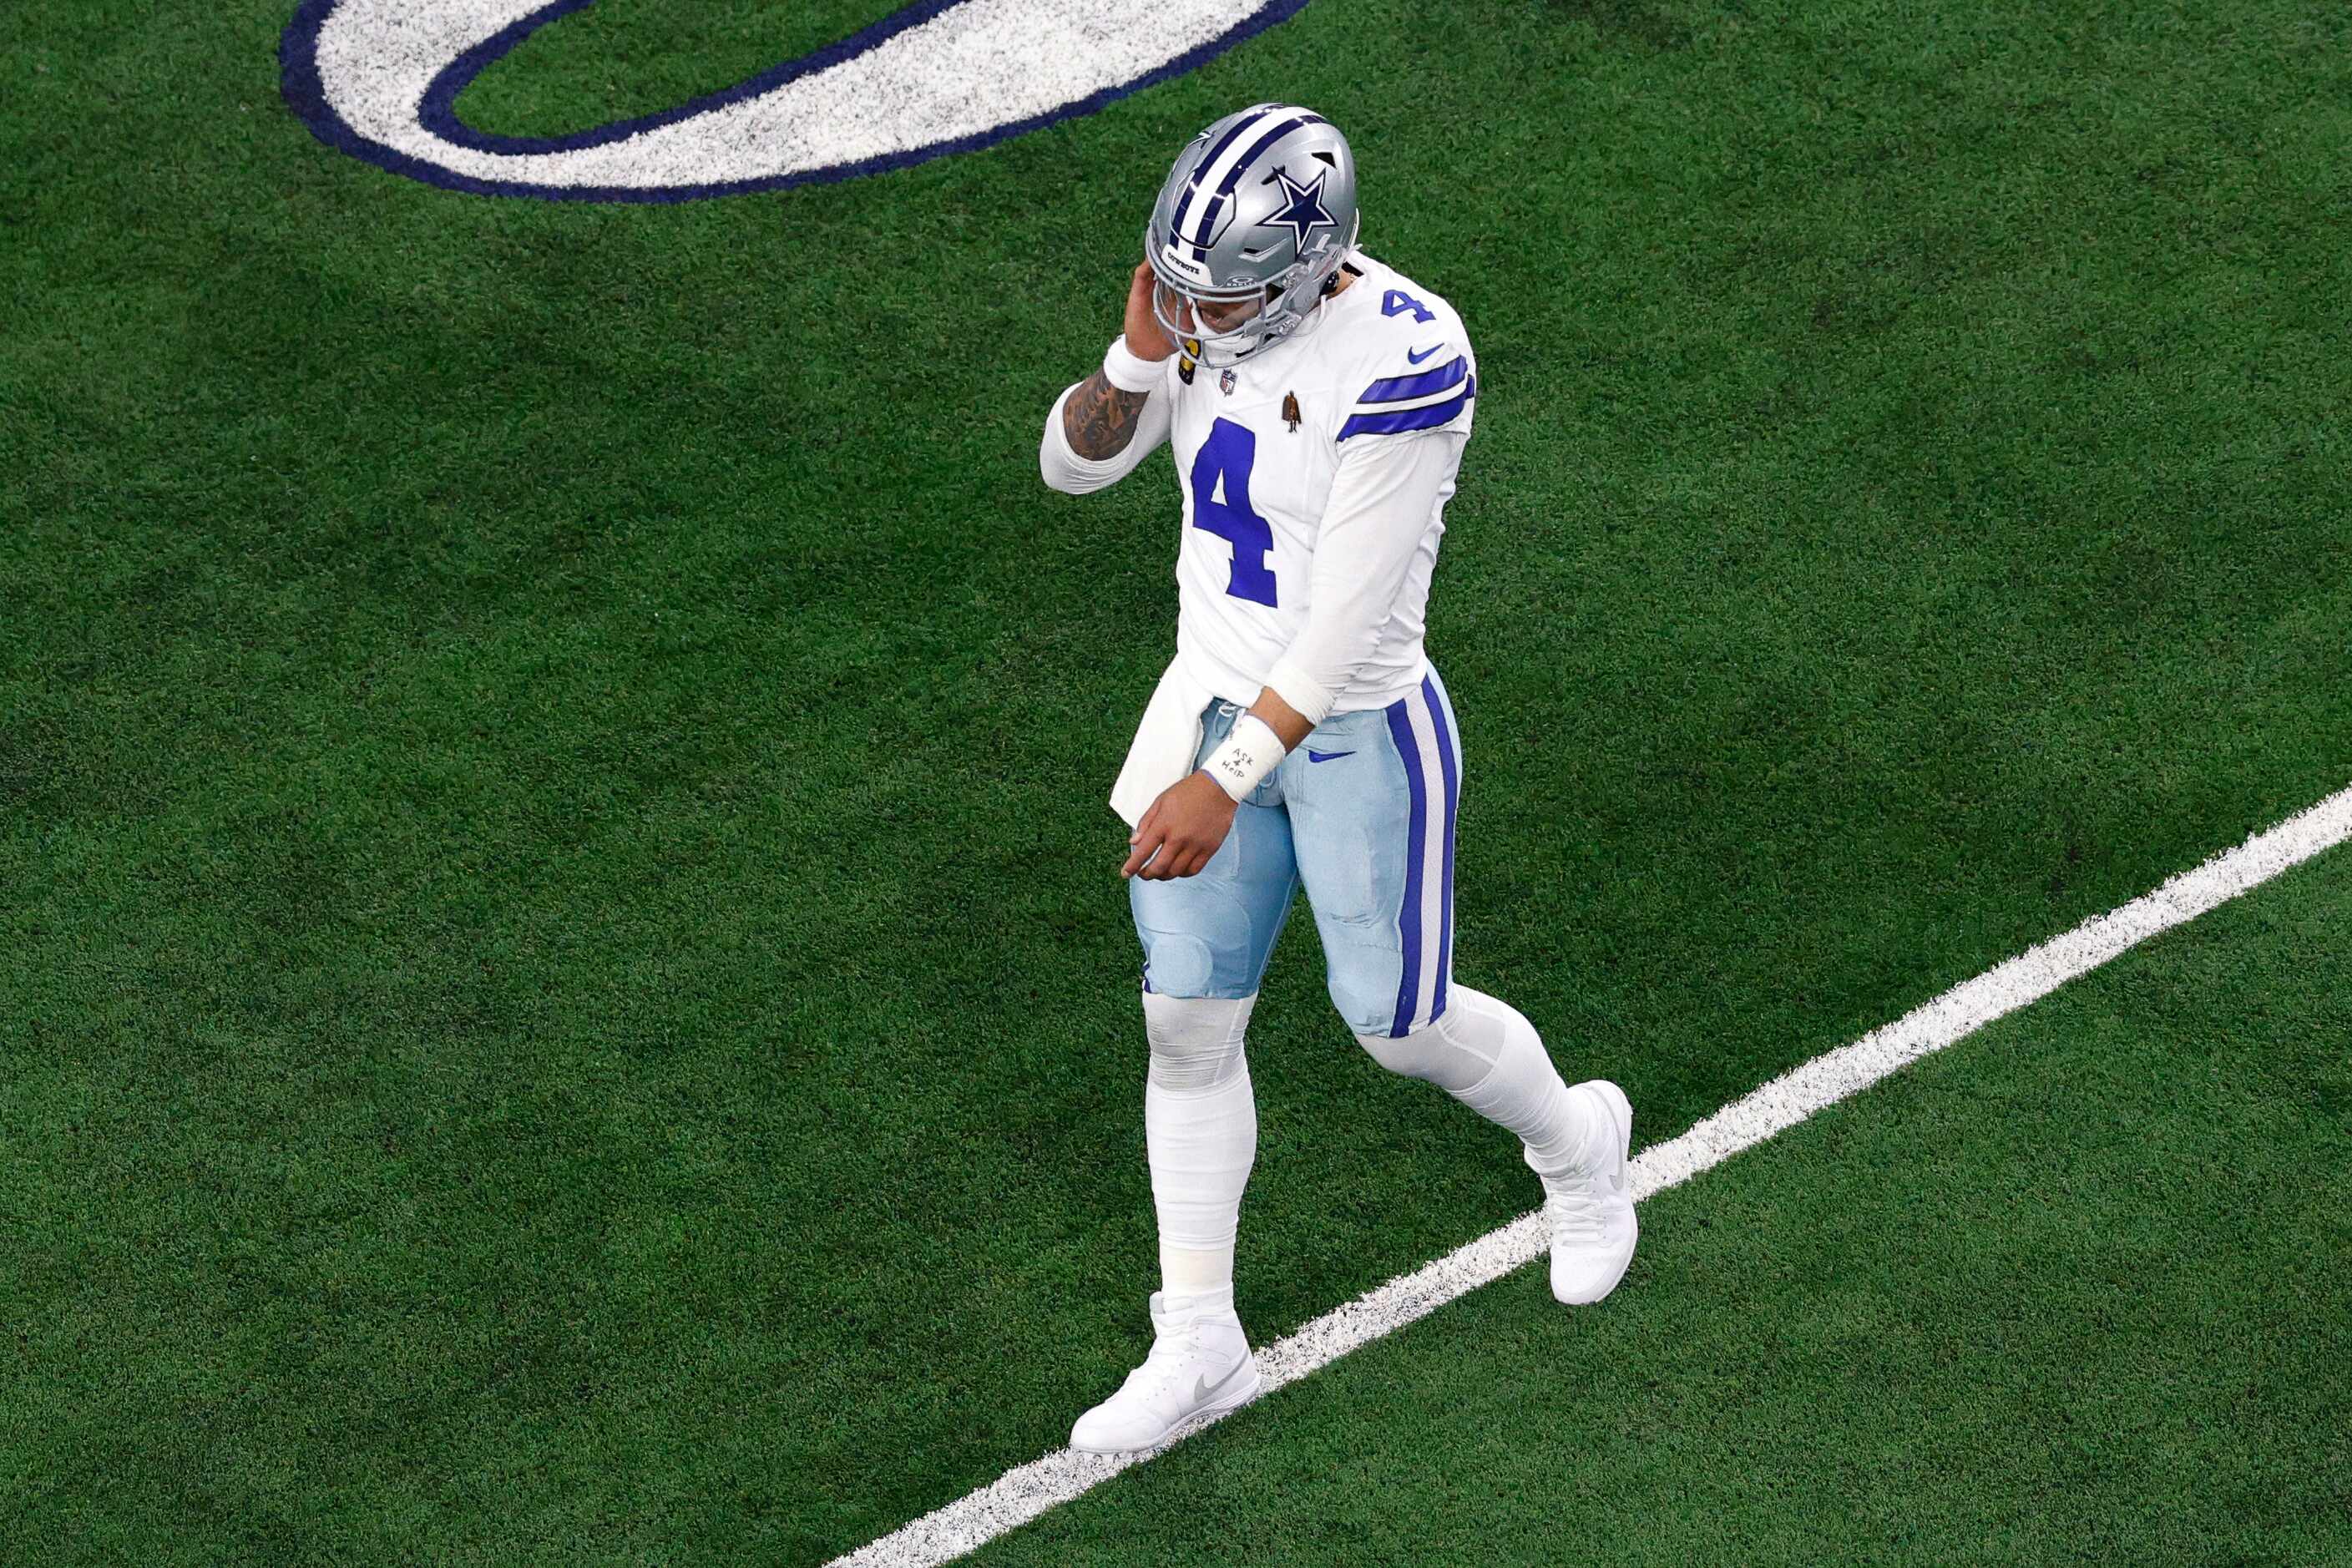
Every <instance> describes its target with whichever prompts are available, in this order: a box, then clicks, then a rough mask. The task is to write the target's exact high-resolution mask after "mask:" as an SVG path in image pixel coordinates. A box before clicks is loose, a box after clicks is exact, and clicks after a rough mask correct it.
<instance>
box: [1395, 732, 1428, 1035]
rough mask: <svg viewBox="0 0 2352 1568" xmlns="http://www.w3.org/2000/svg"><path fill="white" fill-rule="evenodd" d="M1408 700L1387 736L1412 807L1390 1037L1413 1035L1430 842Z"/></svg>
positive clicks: (1407, 830) (1425, 791) (1417, 744)
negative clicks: (1401, 945) (1424, 873)
mask: <svg viewBox="0 0 2352 1568" xmlns="http://www.w3.org/2000/svg"><path fill="white" fill-rule="evenodd" d="M1411 700H1412V699H1411V698H1402V699H1400V700H1397V701H1394V702H1391V703H1390V704H1389V710H1388V713H1389V735H1390V737H1391V739H1392V740H1394V741H1395V742H1396V748H1397V752H1398V754H1399V756H1400V757H1401V758H1402V760H1403V763H1404V782H1405V787H1406V788H1407V789H1408V790H1409V791H1410V792H1411V793H1412V810H1411V814H1410V816H1409V819H1408V821H1407V824H1406V828H1405V848H1404V908H1403V909H1402V910H1399V911H1398V920H1397V924H1398V927H1399V930H1400V932H1401V934H1402V936H1403V938H1404V973H1403V974H1402V976H1400V977H1399V979H1398V981H1397V1005H1396V1023H1395V1026H1393V1027H1391V1029H1390V1030H1389V1033H1390V1034H1391V1035H1406V1034H1411V1033H1412V1016H1413V1014H1414V1013H1415V1012H1416V1011H1417V1010H1418V1009H1419V1006H1420V1003H1421V936H1422V932H1421V861H1422V855H1423V851H1424V850H1425V849H1426V847H1428V842H1429V790H1428V786H1427V785H1426V784H1423V782H1422V777H1421V742H1418V741H1416V740H1414V739H1413V735H1412V715H1411V714H1410V713H1408V712H1406V711H1405V705H1406V703H1408V702H1410V701H1411Z"/></svg>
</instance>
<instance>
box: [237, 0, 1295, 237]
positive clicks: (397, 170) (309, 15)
mask: <svg viewBox="0 0 2352 1568" xmlns="http://www.w3.org/2000/svg"><path fill="white" fill-rule="evenodd" d="M963 3H964V0H916V3H915V4H913V5H907V6H903V7H901V8H900V9H899V10H897V11H894V12H892V13H891V14H890V15H889V16H885V17H884V18H882V20H880V21H878V22H876V23H875V24H873V25H872V26H868V27H866V28H864V29H862V30H861V31H859V32H856V33H854V34H852V35H850V36H849V37H846V38H844V39H842V40H841V41H840V42H838V43H834V44H828V45H826V46H825V47H824V48H821V49H816V50H814V51H812V52H810V53H808V54H805V55H803V56H801V57H799V58H796V59H790V60H786V61H785V62H783V63H782V65H779V66H775V67H773V68H770V69H768V70H764V71H761V73H760V74H759V75H757V76H755V77H751V78H750V79H747V80H745V81H741V82H738V83H737V84H736V85H735V86H733V87H730V88H725V89H721V90H719V91H718V92H714V93H708V94H706V95H704V96H703V97H701V98H698V99H694V100H691V101H689V102H687V103H684V104H681V105H679V106H678V107H677V108H676V109H670V110H663V111H662V112H660V113H658V114H648V115H643V116H640V117H638V118H637V119H635V120H619V121H614V122H612V123H611V124H609V125H601V126H597V127H595V128H594V129H593V130H589V131H583V132H576V133H574V134H572V135H568V136H535V137H517V136H494V135H491V134H489V133H488V132H481V131H477V130H475V129H473V128H472V127H471V126H468V125H467V124H466V123H465V122H464V121H461V120H459V119H458V118H457V107H456V106H457V98H458V95H459V94H461V93H463V92H464V91H465V89H467V87H469V86H471V85H472V83H473V81H474V80H475V79H476V78H478V77H479V76H480V75H481V74H482V72H483V71H485V70H487V69H488V68H490V67H491V66H492V65H494V64H495V63H497V62H498V60H499V59H500V58H503V57H504V56H505V55H506V54H508V53H509V51H510V50H512V49H513V48H514V47H515V46H516V45H518V44H520V43H521V42H522V41H523V39H525V38H527V37H530V35H531V34H532V33H535V32H537V31H538V30H539V29H540V28H541V27H543V26H547V25H548V24H549V23H550V22H553V21H556V20H558V19H560V18H562V17H564V16H570V15H572V13H573V12H575V11H581V10H584V9H585V8H586V7H588V6H589V5H593V4H594V0H553V4H551V5H545V6H542V7H541V9H539V10H537V11H533V12H531V13H530V15H529V16H524V17H522V18H520V20H518V21H516V22H514V23H512V24H510V25H509V26H506V27H504V28H502V29H501V30H500V31H499V32H498V33H497V34H495V35H494V36H492V37H488V38H486V39H484V40H483V41H482V42H481V43H478V44H477V45H475V46H474V47H472V48H470V49H467V51H466V52H465V53H464V54H462V55H460V56H458V57H457V58H456V59H455V60H452V61H451V62H450V63H449V64H448V65H447V66H446V67H445V68H443V69H442V71H441V74H440V75H439V76H437V77H436V78H435V79H433V81H432V83H431V85H430V86H429V87H428V88H427V89H425V97H424V99H423V100H422V101H421V102H420V103H419V104H418V106H417V122H418V123H419V124H420V125H421V126H422V127H423V128H424V129H425V130H427V131H429V132H433V133H434V134H435V135H436V136H439V137H442V138H444V139H445V140H446V141H448V142H453V143H455V144H456V145H458V146H461V147H466V148H469V149H472V150H474V151H477V152H484V153H515V154H521V153H566V152H574V151H577V150H580V149H582V148H587V147H601V146H604V145H606V144H608V143H610V142H623V141H626V140H627V139H628V138H630V137H632V136H635V135H639V134H641V133H643V132H647V131H651V130H654V129H656V127H659V126H664V125H671V124H675V123H677V121H681V120H689V119H692V118H693V117H694V116H696V115H698V114H702V113H706V112H708V111H709V110H714V109H721V108H724V107H726V106H727V105H729V104H730V103H740V102H741V101H742V100H745V99H748V98H757V97H759V96H760V95H761V94H762V93H766V92H771V91H772V90H774V89H776V88H779V87H782V85H784V84H785V83H786V82H789V81H792V80H793V79H795V78H798V77H803V76H806V75H808V74H810V73H811V72H813V71H818V70H823V69H824V68H827V67H829V66H835V65H838V64H840V63H841V62H842V61H844V60H847V59H853V58H856V57H857V56H859V55H862V54H865V53H866V51H868V50H870V49H873V48H876V47H878V46H880V45H881V44H883V43H884V42H886V41H887V40H888V39H890V38H892V37H896V36H898V34H900V33H903V32H905V31H907V30H908V28H911V27H916V26H920V25H921V24H923V23H925V22H928V21H929V20H930V19H931V18H933V17H934V16H939V15H940V14H941V13H943V12H945V11H948V10H950V9H951V8H953V7H954V6H956V5H961V4H963ZM341 4H342V0H302V5H301V6H300V7H299V9H297V10H296V11H295V13H294V17H293V20H292V21H290V22H289V23H287V25H286V31H285V33H284V35H283V36H282V37H280V38H279V40H278V90H279V91H280V92H281V93H282V94H283V95H284V96H285V99H286V102H287V105H288V107H289V108H291V109H292V110H294V112H295V113H296V114H297V115H298V116H299V117H300V118H301V121H302V122H303V123H304V124H305V125H307V126H309V127H310V134H311V135H313V136H315V137H317V138H318V139H319V140H320V142H325V143H326V144H327V145H328V146H330V147H332V148H334V149H336V150H337V151H338V152H342V153H350V154H351V155H352V157H354V158H359V159H362V160H363V161H365V162H367V163H373V164H374V165H376V167H378V168H380V169H385V170H389V171H390V172H391V173H393V174H404V175H406V176H407V177H408V178H410V179H412V180H419V181H422V182H424V183H425V184H428V185H438V186H439V187H441V188H442V189H443V190H447V191H462V192H465V193H467V194H468V195H483V196H532V197H536V198H538V199H540V200H542V201H569V202H691V201H703V200H707V199H709V198H710V197H713V196H735V195H749V194H751V193H752V192H755V191H774V190H782V189H785V188H787V187H789V186H793V185H814V184H832V183H833V182H835V181H836V180H852V179H856V178H857V177H858V176H860V175H862V174H880V173H882V172H883V171H885V170H888V169H903V168H907V167H909V166H911V165H913V164H916V163H929V161H930V160H931V159H933V158H943V157H946V156H948V155H949V154H950V153H969V152H972V151H975V150H977V149H979V148H982V147H989V146H993V145H994V144H995V143H997V142H1004V141H1009V140H1011V139H1012V138H1013V137H1015V136H1019V135H1023V134H1024V133H1026V132H1031V131H1036V130H1039V129H1042V128H1043V127H1045V126H1047V125H1052V124H1055V123H1057V122H1059V121H1064V120H1075V119H1077V118H1078V117H1079V116H1081V115H1087V114H1093V113H1096V112H1097V111H1098V110H1101V109H1103V108H1104V107H1105V106H1106V105H1108V104H1110V103H1114V102H1116V101H1117V100H1119V99H1122V98H1125V97H1127V96H1129V94H1130V93H1137V92H1140V91H1142V90H1143V89H1145V88H1148V87H1153V86H1157V85H1158V84H1159V83H1160V82H1163V81H1166V80H1168V79H1171V78H1172V77H1179V76H1182V75H1183V74H1184V73H1185V72H1187V71H1191V70H1194V69H1197V68H1199V67H1201V66H1202V65H1205V64H1206V63H1208V62H1209V61H1210V60H1212V59H1214V58H1216V57H1217V56H1219V55H1221V54H1223V53H1224V52H1225V51H1226V50H1227V49H1230V48H1232V47H1234V46H1235V45H1237V44H1240V43H1243V42H1245V41H1246V40H1248V39H1249V38H1252V37H1255V36H1256V35H1257V34H1259V33H1262V32H1264V31H1265V29H1266V28H1268V27H1271V26H1274V25H1275V24H1276V23H1277V22H1281V21H1286V20H1287V19H1288V18H1289V17H1291V16H1295V15H1297V13H1298V12H1299V11H1301V10H1304V9H1305V8H1306V6H1307V0H1268V3H1267V4H1265V5H1261V6H1259V7H1258V9H1256V10H1255V11H1254V12H1252V13H1251V14H1250V15H1248V16H1244V17H1243V18H1242V20H1241V21H1239V22H1237V23H1235V24H1234V26H1232V27H1229V28H1227V29H1226V30H1225V31H1224V32H1223V33H1222V34H1220V35H1218V36H1217V37H1213V38H1211V39H1210V40H1208V41H1207V42H1206V43H1203V44H1199V45H1196V46H1194V47H1192V48H1191V49H1188V50H1186V51H1185V52H1184V53H1183V54H1181V55H1179V56H1177V57H1176V58H1174V59H1172V60H1170V61H1168V62H1167V63H1166V64H1165V65H1162V66H1159V67H1157V68H1153V69H1151V70H1149V71H1146V72H1145V73H1144V74H1143V75H1141V76H1139V77H1137V78H1136V79H1134V80H1132V81H1126V82H1120V83H1118V84H1116V85H1115V86H1111V87H1107V88H1103V89H1099V90H1097V91H1096V92H1093V93H1090V94H1088V95H1087V97H1085V98H1082V99H1078V100H1075V101H1073V102H1070V103H1066V104H1064V105H1062V106H1061V107H1060V108H1058V109H1053V110H1046V111H1045V113H1043V114H1036V115H1032V116H1030V117H1029V118H1028V119H1026V120H1017V121H1009V122H1007V123H1005V124H1003V125H997V126H992V127H990V128H989V129H988V130H986V131H981V132H973V133H972V134H971V135H969V136H959V137H956V138H954V139H953V140H951V141H946V142H931V143H930V144H929V145H928V146H923V147H916V148H912V149H910V150H908V151H907V152H904V153H885V154H883V155H882V156H880V157H877V158H867V159H863V160H861V161H859V162H857V163H835V164H830V165H828V166H826V167H824V168H821V169H804V170H802V171H800V172H798V173H796V174H770V175H762V176H761V177H759V178H756V179H749V180H728V181H722V182H720V183H718V184H707V185H664V186H636V185H541V184H530V183H528V182H526V181H521V180H486V179H480V178H478V177H476V176H474V175H471V174H458V173H457V171H455V170H453V169H447V168H444V167H443V166H442V165H440V164H438V163H431V162H428V161H427V160H425V159H422V158H416V157H412V156H411V155H409V154H408V153H402V152H399V151H397V150H395V149H394V148H391V147H388V146H386V145H384V144H383V142H375V141H372V140H370V139H369V138H367V137H365V136H362V134H360V132H357V131H355V130H353V129H352V126H351V124H350V123H349V122H348V121H345V120H344V119H343V118H342V116H341V115H339V114H337V113H336V112H335V110H334V108H333V106H332V105H331V104H330V103H329V102H328V101H327V93H326V86H325V83H324V82H323V81H322V80H321V79H320V75H319V34H320V30H321V29H323V28H324V27H325V26H326V24H327V18H328V17H329V16H332V15H333V14H334V11H335V8H336V6H338V5H341Z"/></svg>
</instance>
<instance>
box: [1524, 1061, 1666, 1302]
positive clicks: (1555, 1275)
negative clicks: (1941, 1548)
mask: <svg viewBox="0 0 2352 1568" xmlns="http://www.w3.org/2000/svg"><path fill="white" fill-rule="evenodd" d="M1568 1092H1569V1093H1570V1094H1574V1095H1580V1096H1583V1097H1584V1099H1585V1100H1586V1102H1587V1104H1588V1105H1589V1106H1590V1107H1591V1110H1592V1114H1594V1115H1596V1116H1598V1117H1599V1118H1600V1119H1601V1120H1600V1121H1599V1123H1598V1124H1597V1130H1598V1132H1599V1136H1598V1137H1597V1138H1595V1139H1594V1140H1593V1142H1596V1143H1597V1144H1598V1145H1599V1149H1598V1152H1597V1155H1596V1156H1595V1159H1594V1163H1593V1164H1592V1165H1591V1168H1589V1169H1584V1170H1571V1171H1564V1172H1561V1173H1559V1174H1556V1175H1545V1176H1544V1178H1543V1184H1544V1193H1545V1201H1544V1213H1545V1214H1546V1215H1548V1216H1549V1218H1550V1220H1551V1293H1552V1295H1553V1296H1555V1297H1557V1298H1558V1299H1559V1300H1562V1301H1565V1302H1567V1303H1569V1304H1570V1306H1584V1305H1586V1304H1588V1303H1590V1302H1593V1301H1598V1300H1601V1298H1602V1297H1603V1296H1606V1295H1608V1294H1609V1292H1610V1291H1612V1290H1614V1289H1617V1282H1618V1281H1619V1280H1620V1279H1624V1278H1625V1269H1626V1266H1627V1265H1629V1264H1631V1263H1632V1262H1633V1241H1634V1238H1635V1237H1637V1236H1638V1235H1639V1234H1640V1230H1641V1227H1640V1226H1637V1225H1636V1224H1635V1223H1634V1221H1633V1192H1632V1191H1631V1189H1630V1187H1629V1186H1628V1184H1627V1181H1626V1157H1627V1155H1628V1154H1630V1153H1631V1152H1632V1150H1633V1105H1632V1103H1631V1102H1630V1101H1628V1100H1626V1098H1625V1091H1624V1090H1623V1089H1619V1088H1618V1087H1617V1086H1616V1085H1615V1084H1613V1083H1611V1082H1610V1081H1609V1080H1608V1079H1601V1078H1597V1079H1592V1080H1591V1081H1590V1082H1587V1083H1580V1084H1578V1085H1576V1086H1575V1087H1573V1088H1572V1089H1570V1090H1569V1091H1568ZM1538 1174H1542V1173H1541V1172H1538Z"/></svg>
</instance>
